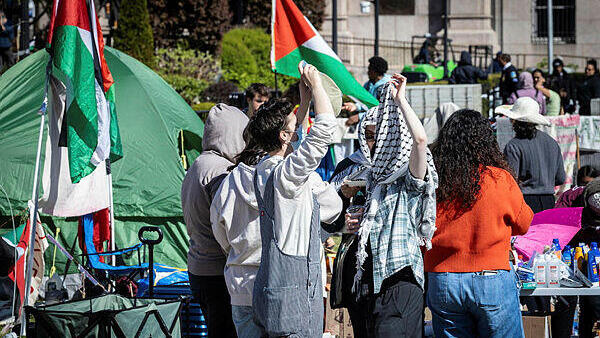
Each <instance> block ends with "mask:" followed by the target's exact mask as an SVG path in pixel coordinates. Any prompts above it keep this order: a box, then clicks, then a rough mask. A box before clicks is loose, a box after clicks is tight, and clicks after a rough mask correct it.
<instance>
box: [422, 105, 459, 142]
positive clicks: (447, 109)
mask: <svg viewBox="0 0 600 338" xmlns="http://www.w3.org/2000/svg"><path fill="white" fill-rule="evenodd" d="M459 109H460V107H459V106H457V105H456V104H454V103H452V102H446V103H442V104H441V105H440V106H439V107H438V108H437V109H436V110H435V114H434V115H433V116H431V117H428V118H426V119H425V120H424V121H423V127H424V128H425V133H427V140H428V142H429V144H432V143H433V142H435V141H437V138H438V136H439V135H440V130H441V129H442V127H443V126H444V124H446V122H447V121H448V119H449V118H450V116H452V114H454V112H455V111H457V110H459Z"/></svg>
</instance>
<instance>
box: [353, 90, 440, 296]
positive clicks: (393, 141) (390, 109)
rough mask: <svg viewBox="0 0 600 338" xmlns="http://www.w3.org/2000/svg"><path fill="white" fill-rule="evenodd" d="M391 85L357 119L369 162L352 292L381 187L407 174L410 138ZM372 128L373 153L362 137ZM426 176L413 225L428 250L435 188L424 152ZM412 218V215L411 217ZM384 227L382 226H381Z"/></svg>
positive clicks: (434, 177)
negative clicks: (419, 209)
mask: <svg viewBox="0 0 600 338" xmlns="http://www.w3.org/2000/svg"><path fill="white" fill-rule="evenodd" d="M392 86H393V83H391V82H390V83H388V84H386V85H385V87H384V88H383V95H382V97H381V103H380V104H379V105H378V106H377V107H374V108H371V109H370V110H369V111H368V112H367V113H366V114H365V116H364V118H363V119H362V120H361V122H360V124H359V130H358V140H359V144H360V149H361V150H362V152H363V155H364V156H365V158H366V159H367V160H368V161H369V162H370V163H371V171H370V175H369V178H368V182H367V191H368V196H367V204H366V207H367V210H366V212H365V215H364V217H363V220H362V223H361V228H360V230H359V232H358V236H359V246H358V251H357V253H356V257H357V260H356V265H357V266H356V267H357V272H356V276H355V279H354V287H353V290H354V291H356V289H357V288H358V287H359V284H360V279H361V277H362V272H363V271H364V268H363V263H364V261H365V260H366V258H367V252H366V247H367V241H368V240H369V235H370V232H371V229H372V228H373V226H374V224H375V222H377V221H376V220H375V215H376V213H377V210H378V205H379V204H380V202H381V201H383V198H384V197H385V196H382V193H381V191H382V186H383V185H386V184H392V183H394V182H396V181H398V179H400V178H402V177H404V176H405V175H410V173H409V166H408V163H409V159H410V153H411V149H412V143H413V140H412V136H411V134H410V131H409V129H408V126H407V125H406V121H405V120H404V116H403V114H402V112H401V111H400V108H399V107H398V106H397V105H396V103H395V101H394V98H393V95H392V90H391V89H392ZM370 124H375V125H376V140H375V146H374V152H373V155H372V156H371V151H370V150H369V147H368V145H367V141H366V138H365V130H366V127H367V126H368V125H370ZM427 163H428V168H427V177H426V180H427V182H426V189H425V192H424V193H423V196H422V197H421V205H420V208H421V211H422V212H421V215H422V218H421V219H420V220H417V221H416V222H414V223H415V224H416V226H417V229H416V230H417V233H418V236H419V241H420V243H419V244H420V245H422V246H426V248H427V249H430V248H431V238H432V237H433V233H434V232H435V229H436V228H435V189H436V187H437V173H436V171H435V166H434V164H433V157H432V156H431V153H430V151H429V150H427ZM411 216H413V217H416V216H415V215H411ZM383 226H385V224H383Z"/></svg>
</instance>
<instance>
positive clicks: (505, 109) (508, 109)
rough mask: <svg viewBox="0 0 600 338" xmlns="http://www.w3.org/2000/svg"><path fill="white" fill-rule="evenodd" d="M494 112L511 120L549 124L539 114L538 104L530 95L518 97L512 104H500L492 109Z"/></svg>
mask: <svg viewBox="0 0 600 338" xmlns="http://www.w3.org/2000/svg"><path fill="white" fill-rule="evenodd" d="M494 112H495V113H496V114H502V115H504V116H506V117H508V118H510V119H512V120H515V121H521V122H528V123H533V124H542V125H546V126H549V125H551V123H550V121H549V120H548V119H547V118H546V117H545V116H543V115H542V114H540V105H539V104H538V103H537V101H536V100H534V99H532V98H530V97H526V96H525V97H520V98H518V99H517V101H515V104H513V105H502V106H500V107H496V109H495V110H494Z"/></svg>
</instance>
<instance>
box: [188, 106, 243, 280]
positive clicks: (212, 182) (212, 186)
mask: <svg viewBox="0 0 600 338" xmlns="http://www.w3.org/2000/svg"><path fill="white" fill-rule="evenodd" d="M246 124H248V117H246V115H245V114H244V113H242V112H241V111H240V110H239V109H237V108H235V107H231V106H228V105H225V104H222V103H219V104H217V105H216V106H214V107H213V108H212V109H211V110H210V112H209V114H208V117H207V119H206V123H205V125H204V137H203V139H202V149H203V151H202V153H201V154H200V156H198V158H197V159H196V161H194V164H193V165H192V166H191V167H190V168H189V169H188V171H187V174H186V175H185V178H184V180H183V184H182V187H181V207H182V209H183V218H184V220H185V224H186V226H187V231H188V235H189V237H190V248H189V251H188V270H189V272H191V273H192V274H194V275H197V276H217V275H223V268H224V266H225V261H226V257H225V254H224V253H223V250H222V249H221V247H220V246H219V243H217V241H216V240H215V237H214V235H213V233H212V229H211V224H210V204H211V201H212V198H213V196H214V194H215V193H216V191H217V189H218V188H219V186H220V184H221V181H222V180H223V177H225V174H226V173H227V168H228V167H230V166H231V165H233V162H234V158H235V156H236V155H237V154H239V153H240V152H241V151H242V150H243V149H244V146H245V143H244V139H243V137H242V134H243V131H244V128H246Z"/></svg>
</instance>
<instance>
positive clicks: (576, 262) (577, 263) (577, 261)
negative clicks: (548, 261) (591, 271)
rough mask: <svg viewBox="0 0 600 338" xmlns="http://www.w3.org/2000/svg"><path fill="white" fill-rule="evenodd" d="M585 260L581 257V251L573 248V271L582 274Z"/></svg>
mask: <svg viewBox="0 0 600 338" xmlns="http://www.w3.org/2000/svg"><path fill="white" fill-rule="evenodd" d="M584 265H585V258H584V256H583V249H582V248H581V247H580V246H578V247H576V248H575V257H573V270H575V268H577V269H579V271H581V272H584V269H583V267H584Z"/></svg>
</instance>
